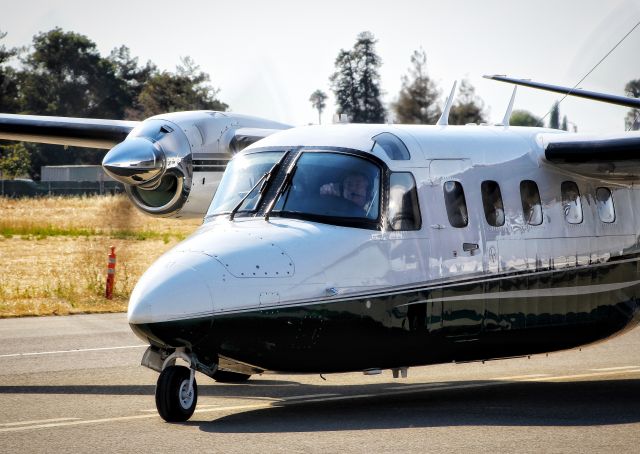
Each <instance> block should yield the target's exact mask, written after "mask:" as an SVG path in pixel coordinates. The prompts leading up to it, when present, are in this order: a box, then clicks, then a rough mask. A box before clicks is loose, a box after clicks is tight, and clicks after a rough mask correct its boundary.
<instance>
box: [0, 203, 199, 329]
mask: <svg viewBox="0 0 640 454" xmlns="http://www.w3.org/2000/svg"><path fill="white" fill-rule="evenodd" d="M200 223H201V221H200V220H177V219H157V218H151V217H149V216H146V215H144V214H142V213H140V212H138V211H137V210H136V209H135V208H134V207H133V206H132V205H131V204H130V203H129V201H128V200H127V198H126V197H125V196H96V197H45V198H33V199H7V198H0V263H1V264H2V272H1V273H0V317H15V316H23V315H50V314H60V315H62V314H72V313H86V312H114V311H124V310H126V308H127V300H128V298H129V294H130V293H131V290H132V289H133V286H134V285H135V283H136V281H137V280H138V278H139V277H140V275H141V274H142V273H143V272H144V270H145V269H146V268H147V267H148V266H149V265H150V264H151V263H152V262H153V261H154V260H155V259H156V258H157V257H159V256H160V255H161V254H162V253H164V252H165V251H166V250H168V249H169V248H171V247H172V246H174V245H175V244H176V243H177V242H178V241H180V240H182V239H183V238H185V237H186V236H187V235H188V234H189V233H191V232H192V231H194V230H195V229H196V228H197V227H198V225H200ZM110 246H115V247H116V255H117V266H116V279H115V288H114V299H113V300H107V299H106V298H105V297H104V290H105V280H106V267H107V255H108V253H109V247H110Z"/></svg>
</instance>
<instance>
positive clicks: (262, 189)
mask: <svg viewBox="0 0 640 454" xmlns="http://www.w3.org/2000/svg"><path fill="white" fill-rule="evenodd" d="M288 154H289V152H288V151H287V152H285V153H284V154H283V155H282V157H281V158H280V159H279V160H278V162H276V163H275V164H274V165H273V166H272V167H271V169H270V170H269V171H268V172H265V173H264V175H262V176H261V177H260V179H259V180H258V181H256V184H254V185H253V187H252V188H251V190H250V191H249V192H247V194H246V195H245V196H244V197H243V198H242V199H240V201H239V202H238V203H237V204H236V206H234V207H233V210H231V213H229V220H230V221H233V218H234V216H235V215H236V213H237V212H238V211H239V210H240V207H241V206H242V204H243V203H244V202H245V201H246V200H247V199H248V198H249V196H250V195H251V194H253V191H255V189H256V188H257V187H258V185H260V183H262V186H260V196H259V197H258V201H257V202H256V207H257V206H258V205H260V201H261V200H262V196H263V195H264V193H265V191H266V189H267V185H268V184H269V181H271V178H273V176H274V175H275V174H276V173H278V170H279V169H280V166H281V165H282V162H283V161H284V158H286V157H287V155H288Z"/></svg>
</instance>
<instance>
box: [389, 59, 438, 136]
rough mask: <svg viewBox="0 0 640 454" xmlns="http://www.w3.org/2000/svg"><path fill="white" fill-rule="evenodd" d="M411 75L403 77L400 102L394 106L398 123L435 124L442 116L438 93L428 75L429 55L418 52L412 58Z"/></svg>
mask: <svg viewBox="0 0 640 454" xmlns="http://www.w3.org/2000/svg"><path fill="white" fill-rule="evenodd" d="M411 65H412V66H411V68H409V75H408V76H407V75H404V76H402V88H401V90H400V95H399V96H398V100H397V101H396V102H395V103H394V104H393V105H392V108H393V111H394V113H395V115H396V121H397V122H398V123H405V124H433V123H435V122H436V121H438V118H439V117H440V115H441V111H440V107H439V106H438V105H437V100H438V97H439V96H440V93H439V92H438V90H437V88H436V86H435V84H434V83H433V81H432V80H431V78H430V77H429V76H428V75H427V68H426V66H427V54H426V52H425V51H424V49H422V48H420V50H416V51H414V52H413V55H412V56H411Z"/></svg>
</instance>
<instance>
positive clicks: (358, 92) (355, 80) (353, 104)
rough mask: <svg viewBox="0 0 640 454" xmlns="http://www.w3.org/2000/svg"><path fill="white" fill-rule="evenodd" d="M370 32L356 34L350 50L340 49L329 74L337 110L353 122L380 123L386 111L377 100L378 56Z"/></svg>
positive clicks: (378, 90)
mask: <svg viewBox="0 0 640 454" xmlns="http://www.w3.org/2000/svg"><path fill="white" fill-rule="evenodd" d="M375 43H376V39H375V38H374V36H373V34H372V33H371V32H362V33H360V34H359V35H358V39H357V40H356V43H355V45H354V46H353V49H352V50H351V51H346V50H344V49H342V50H340V53H339V54H338V57H337V58H336V62H335V67H336V71H335V72H334V73H333V75H332V76H331V77H330V81H331V88H332V90H333V92H334V95H335V98H336V104H337V105H338V108H339V110H340V113H342V114H347V115H348V116H349V118H350V120H351V121H353V122H356V123H382V122H384V120H385V116H386V112H385V109H384V106H383V105H382V101H381V99H380V97H381V95H382V92H381V89H380V74H379V73H378V69H379V68H380V65H381V61H380V57H379V56H378V55H377V54H376V52H375Z"/></svg>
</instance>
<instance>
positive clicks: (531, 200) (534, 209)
mask: <svg viewBox="0 0 640 454" xmlns="http://www.w3.org/2000/svg"><path fill="white" fill-rule="evenodd" d="M520 199H521V200H522V213H523V215H524V220H525V222H526V223H527V224H529V225H540V224H542V202H541V201H540V191H538V185H537V184H536V182H535V181H532V180H524V181H521V182H520Z"/></svg>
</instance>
